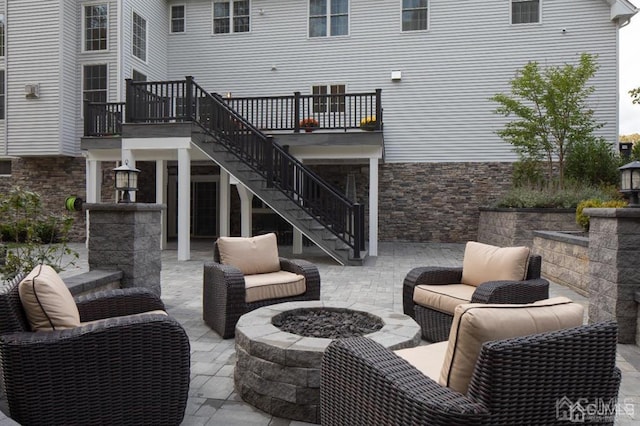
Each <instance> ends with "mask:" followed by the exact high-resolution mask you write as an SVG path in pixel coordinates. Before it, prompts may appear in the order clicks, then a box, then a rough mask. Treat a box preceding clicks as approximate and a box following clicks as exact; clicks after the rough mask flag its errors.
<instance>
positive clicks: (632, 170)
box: [618, 161, 640, 207]
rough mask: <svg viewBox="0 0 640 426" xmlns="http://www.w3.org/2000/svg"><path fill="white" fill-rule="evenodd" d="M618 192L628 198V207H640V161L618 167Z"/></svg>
mask: <svg viewBox="0 0 640 426" xmlns="http://www.w3.org/2000/svg"><path fill="white" fill-rule="evenodd" d="M618 170H620V192H622V193H623V194H627V195H628V196H629V207H640V201H639V200H638V194H639V193H640V161H632V162H631V163H629V164H625V165H624V166H622V167H620V168H619V169H618Z"/></svg>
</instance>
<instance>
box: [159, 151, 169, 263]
mask: <svg viewBox="0 0 640 426" xmlns="http://www.w3.org/2000/svg"><path fill="white" fill-rule="evenodd" d="M167 175H168V172H167V162H166V161H164V160H157V161H156V204H165V205H166V204H167V185H166V182H167ZM166 248H167V209H162V210H161V212H160V250H164V249H166Z"/></svg>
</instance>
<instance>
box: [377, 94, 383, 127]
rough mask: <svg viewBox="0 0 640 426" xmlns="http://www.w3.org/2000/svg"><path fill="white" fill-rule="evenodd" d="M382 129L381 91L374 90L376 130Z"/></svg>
mask: <svg viewBox="0 0 640 426" xmlns="http://www.w3.org/2000/svg"><path fill="white" fill-rule="evenodd" d="M380 129H382V89H376V130H380Z"/></svg>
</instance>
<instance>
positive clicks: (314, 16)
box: [309, 0, 349, 37]
mask: <svg viewBox="0 0 640 426" xmlns="http://www.w3.org/2000/svg"><path fill="white" fill-rule="evenodd" d="M348 34H349V0H309V37H327V36H330V37H333V36H343V35H348Z"/></svg>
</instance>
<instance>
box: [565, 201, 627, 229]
mask: <svg viewBox="0 0 640 426" xmlns="http://www.w3.org/2000/svg"><path fill="white" fill-rule="evenodd" d="M627 204H628V203H627V202H626V201H624V200H607V201H603V200H601V199H598V198H591V199H588V200H584V201H581V202H580V203H579V204H578V207H576V223H577V224H578V225H580V226H581V227H582V229H584V230H585V231H588V230H589V216H587V215H585V214H583V213H582V211H583V210H584V209H587V208H621V207H626V206H627Z"/></svg>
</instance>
